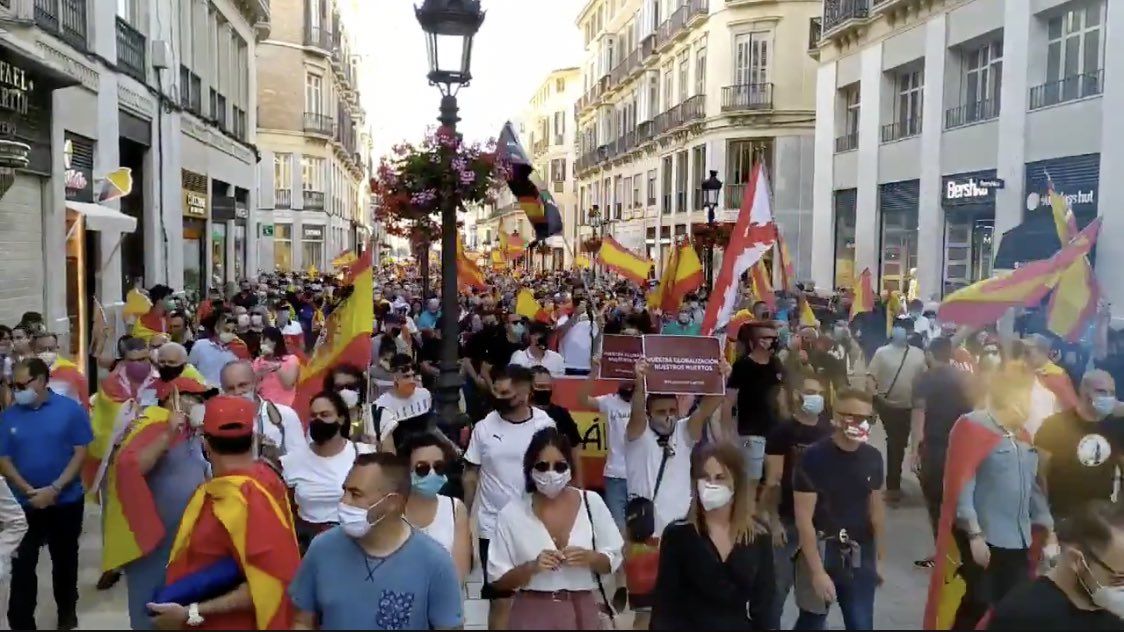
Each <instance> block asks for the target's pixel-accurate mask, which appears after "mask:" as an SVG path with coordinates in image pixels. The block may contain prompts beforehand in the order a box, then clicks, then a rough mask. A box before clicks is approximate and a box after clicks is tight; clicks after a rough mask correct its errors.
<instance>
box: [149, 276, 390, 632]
mask: <svg viewBox="0 0 1124 632" xmlns="http://www.w3.org/2000/svg"><path fill="white" fill-rule="evenodd" d="M361 260H362V258H361ZM368 266H369V263H368ZM367 302H368V303H370V299H369V298H368V300H367ZM370 346H371V345H370V342H367V347H370ZM204 512H211V513H213V514H214V517H215V518H216V519H217V520H218V522H219V523H220V524H221V525H222V527H223V528H224V529H225V530H226V532H227V534H229V536H230V541H231V543H233V545H234V551H235V556H236V557H237V561H238V565H239V567H241V569H242V572H243V573H244V574H245V576H246V583H247V584H248V585H249V588H250V596H251V599H252V600H253V607H254V623H255V626H256V628H257V629H258V630H288V629H290V628H291V627H292V619H293V609H292V604H291V603H290V602H289V598H288V596H287V595H286V594H285V591H286V590H287V589H288V587H289V583H290V582H292V580H293V577H295V576H296V572H297V567H298V566H299V565H300V553H299V551H298V549H297V543H296V535H295V534H294V533H293V516H292V513H291V511H290V509H289V505H288V503H283V502H281V501H280V499H278V498H275V497H274V496H273V494H271V493H270V492H269V490H268V489H267V488H266V487H265V486H264V485H263V484H262V483H260V482H258V481H257V480H255V479H254V478H252V477H250V476H245V475H233V476H220V477H218V478H214V479H211V480H210V481H208V482H206V483H204V484H202V485H200V486H199V488H198V489H196V490H195V494H194V495H193V496H192V497H191V500H190V501H189V502H188V504H187V508H186V509H185V510H184V514H183V518H182V519H181V521H180V526H179V530H178V531H177V533H176V538H175V540H174V542H173V543H172V552H171V555H170V557H169V559H168V573H167V583H169V584H171V583H172V582H176V581H179V580H181V579H183V578H184V577H186V576H188V575H191V574H192V573H195V572H198V571H199V570H201V569H202V568H203V567H204V566H205V564H201V563H200V561H199V560H198V559H195V558H193V556H191V555H190V554H189V553H188V551H189V550H190V549H191V548H194V547H192V540H193V537H194V535H195V525H196V524H197V523H198V522H199V519H200V517H202V516H203V515H204ZM209 562H210V560H207V563H209Z"/></svg>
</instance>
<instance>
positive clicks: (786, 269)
mask: <svg viewBox="0 0 1124 632" xmlns="http://www.w3.org/2000/svg"><path fill="white" fill-rule="evenodd" d="M777 258H778V259H780V269H781V289H783V290H784V291H786V292H791V291H793V290H794V289H796V273H795V272H794V271H793V269H792V257H790V256H789V255H788V243H786V242H785V240H784V237H782V236H781V231H780V229H777Z"/></svg>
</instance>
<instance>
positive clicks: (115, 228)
mask: <svg viewBox="0 0 1124 632" xmlns="http://www.w3.org/2000/svg"><path fill="white" fill-rule="evenodd" d="M66 208H67V209H69V210H71V211H74V212H75V213H80V214H81V215H84V216H85V217H86V229H87V230H96V231H101V232H103V233H131V232H134V231H136V229H137V218H135V217H130V216H128V215H126V214H124V213H122V212H121V211H118V210H117V209H114V208H110V207H108V206H103V205H101V204H92V203H90V202H67V203H66Z"/></svg>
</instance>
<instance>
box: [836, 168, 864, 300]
mask: <svg viewBox="0 0 1124 632" xmlns="http://www.w3.org/2000/svg"><path fill="white" fill-rule="evenodd" d="M858 198H859V195H858V191H857V190H856V189H844V190H842V191H836V192H835V200H834V202H833V205H834V207H835V272H834V274H833V278H834V279H835V287H836V288H853V287H854V286H855V211H856V209H857V208H858Z"/></svg>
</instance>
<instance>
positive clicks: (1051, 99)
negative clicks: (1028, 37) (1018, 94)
mask: <svg viewBox="0 0 1124 632" xmlns="http://www.w3.org/2000/svg"><path fill="white" fill-rule="evenodd" d="M1104 14H1105V4H1104V3H1103V2H1088V3H1079V4H1077V6H1074V7H1073V8H1071V9H1070V10H1068V11H1066V12H1065V13H1062V14H1061V15H1059V16H1057V17H1054V18H1051V19H1050V21H1049V22H1048V23H1047V25H1046V37H1047V43H1046V83H1045V84H1044V85H1042V86H1038V87H1035V88H1033V89H1032V90H1031V94H1030V108H1031V109H1036V108H1040V107H1045V106H1047V105H1054V104H1056V103H1063V102H1065V101H1072V100H1074V99H1080V98H1083V97H1088V96H1093V95H1097V94H1100V93H1101V91H1102V90H1103V88H1104V72H1103V69H1104V36H1103V33H1104V17H1105V15H1104Z"/></svg>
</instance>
